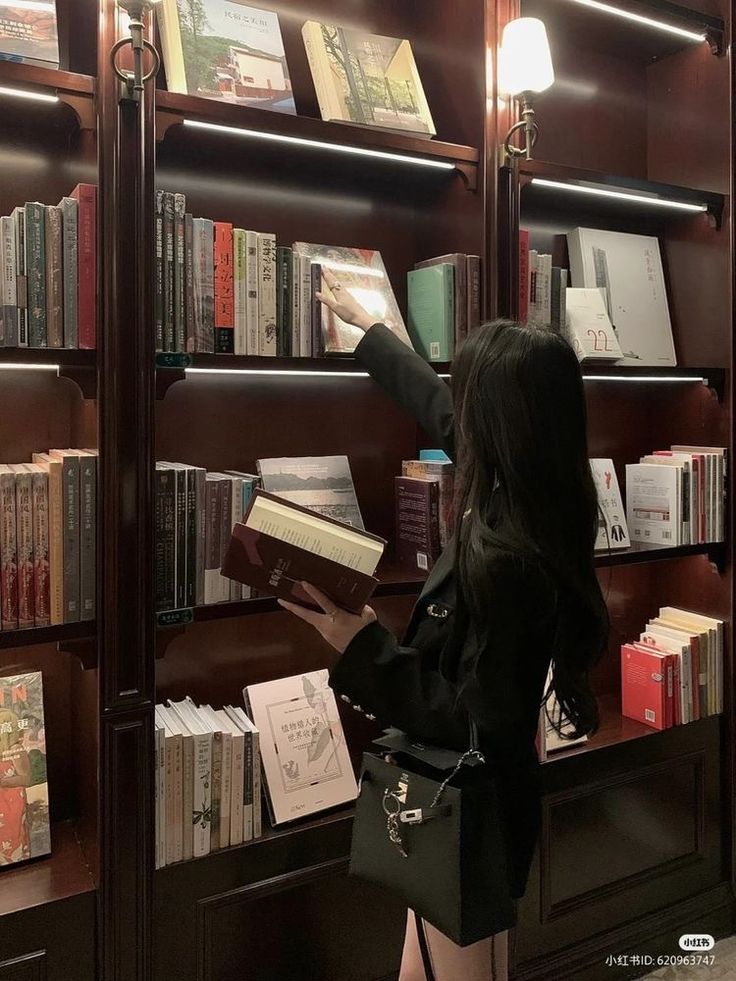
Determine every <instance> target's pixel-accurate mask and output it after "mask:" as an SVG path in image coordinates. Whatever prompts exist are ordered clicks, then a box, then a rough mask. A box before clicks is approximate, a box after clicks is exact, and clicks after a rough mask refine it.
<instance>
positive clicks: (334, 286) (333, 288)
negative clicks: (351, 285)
mask: <svg viewBox="0 0 736 981" xmlns="http://www.w3.org/2000/svg"><path fill="white" fill-rule="evenodd" d="M322 279H323V280H324V281H325V284H326V286H327V288H328V290H329V293H316V294H315V296H316V297H317V299H318V300H319V302H320V303H324V305H325V306H326V307H329V308H330V310H332V312H333V313H335V314H337V316H338V317H339V318H340V320H344V321H345V323H346V324H352V325H353V327H357V328H358V329H359V330H362V331H366V330H368V328H369V327H372V326H373V324H375V323H376V318H375V317H372V316H371V315H370V314H369V313H368V311H367V310H365V309H363V307H362V306H361V305H360V304H359V303H358V301H357V300H356V299H355V297H354V296H351V294H350V293H348V291H347V290H346V289H345V288H344V287H343V286H341V285H340V283H339V282H338V281H337V279H336V278H335V276H334V275H333V274H332V273H331V272H330V270H329V269H324V268H323V269H322Z"/></svg>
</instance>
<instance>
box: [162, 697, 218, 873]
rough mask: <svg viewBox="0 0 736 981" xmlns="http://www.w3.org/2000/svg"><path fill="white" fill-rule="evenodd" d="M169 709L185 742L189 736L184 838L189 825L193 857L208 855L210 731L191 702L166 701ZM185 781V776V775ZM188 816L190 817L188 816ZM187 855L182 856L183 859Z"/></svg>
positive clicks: (210, 778) (210, 769)
mask: <svg viewBox="0 0 736 981" xmlns="http://www.w3.org/2000/svg"><path fill="white" fill-rule="evenodd" d="M168 706H169V708H170V710H171V712H173V713H174V714H175V715H176V716H177V717H178V720H179V723H180V725H181V726H182V730H183V733H184V737H185V739H186V738H187V737H188V736H189V735H191V737H192V738H191V745H192V759H191V766H192V772H191V778H192V796H191V801H190V803H191V811H189V810H188V809H187V810H186V811H185V815H184V828H185V837H186V836H188V835H189V833H190V828H189V823H188V821H190V822H191V838H192V856H193V857H194V858H199V857H201V856H202V855H209V853H210V850H211V835H212V730H211V729H210V728H209V726H208V725H206V724H205V722H204V721H203V720H202V718H201V717H200V715H199V713H198V712H197V711H196V709H195V708H194V706H193V704H192V702H191V700H190V701H187V700H186V699H184V700H183V701H180V702H173V701H171V699H169V701H168ZM187 779H188V774H187ZM188 815H191V816H190V817H188ZM184 857H185V858H187V857H188V856H187V855H186V854H185V856H184Z"/></svg>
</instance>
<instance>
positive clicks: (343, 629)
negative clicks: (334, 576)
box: [279, 582, 376, 654]
mask: <svg viewBox="0 0 736 981" xmlns="http://www.w3.org/2000/svg"><path fill="white" fill-rule="evenodd" d="M302 589H303V590H304V592H305V593H309V595H310V596H311V597H312V599H313V600H314V602H315V603H317V604H318V605H319V606H321V607H322V609H323V610H324V611H325V612H324V613H317V612H316V610H309V609H307V607H306V606H300V605H299V604H298V603H287V602H286V600H282V599H280V600H279V605H280V606H283V607H284V609H286V610H289V611H290V612H291V613H293V614H294V615H295V616H298V617H300V619H302V620H304V621H305V623H309V624H311V625H312V626H313V627H314V628H315V630H317V631H319V633H321V634H322V636H323V637H324V639H325V640H326V641H327V643H328V644H331V645H332V646H333V647H334V648H335V650H337V651H339V652H340V653H341V654H342V653H343V651H344V650H345V648H346V647H347V646H348V644H349V643H350V641H351V640H352V639H353V637H355V635H356V634H357V633H359V632H360V631H361V630H362V629H363V627H365V626H367V625H368V624H369V623H373V621H374V620H375V619H376V614H375V612H374V611H373V610H372V609H371V608H370V606H364V607H363V609H362V611H361V612H360V613H358V614H356V613H348V611H347V610H341V609H340V607H339V606H335V604H334V603H333V602H332V600H331V599H330V598H329V597H328V596H325V594H324V593H322V592H320V590H319V589H317V588H315V587H314V586H311V585H310V584H309V583H307V582H303V583H302Z"/></svg>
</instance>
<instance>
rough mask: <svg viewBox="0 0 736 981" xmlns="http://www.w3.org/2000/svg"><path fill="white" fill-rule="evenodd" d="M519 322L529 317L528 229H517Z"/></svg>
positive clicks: (523, 322) (524, 321)
mask: <svg viewBox="0 0 736 981" xmlns="http://www.w3.org/2000/svg"><path fill="white" fill-rule="evenodd" d="M517 302H518V310H519V322H520V323H522V324H525V323H526V322H527V320H528V319H529V231H528V229H526V228H520V229H519V297H518V301H517Z"/></svg>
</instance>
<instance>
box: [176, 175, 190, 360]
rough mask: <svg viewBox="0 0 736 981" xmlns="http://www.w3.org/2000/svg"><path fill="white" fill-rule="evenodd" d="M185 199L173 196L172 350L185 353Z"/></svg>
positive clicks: (177, 195) (181, 196)
mask: <svg viewBox="0 0 736 981" xmlns="http://www.w3.org/2000/svg"><path fill="white" fill-rule="evenodd" d="M186 207H187V205H186V198H185V196H184V195H183V194H175V195H174V350H176V351H185V350H186V344H187V325H186V272H185V270H186V266H185V262H186V256H185V252H186V250H185V245H184V235H185V230H184V215H185V213H186Z"/></svg>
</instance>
